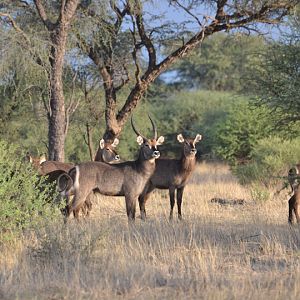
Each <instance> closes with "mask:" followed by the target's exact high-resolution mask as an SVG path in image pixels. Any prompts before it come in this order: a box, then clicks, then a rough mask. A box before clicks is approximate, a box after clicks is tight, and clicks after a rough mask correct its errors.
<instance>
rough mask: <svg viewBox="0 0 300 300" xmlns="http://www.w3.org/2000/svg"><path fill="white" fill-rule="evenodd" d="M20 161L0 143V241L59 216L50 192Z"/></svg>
mask: <svg viewBox="0 0 300 300" xmlns="http://www.w3.org/2000/svg"><path fill="white" fill-rule="evenodd" d="M23 157H24V155H22V154H20V151H18V149H17V148H16V147H15V146H13V145H9V144H8V143H6V142H4V141H1V140H0V240H3V238H7V237H9V236H12V235H15V234H17V233H18V232H20V231H21V230H23V229H27V228H30V227H34V226H37V225H38V224H41V222H43V221H45V220H47V219H48V217H51V218H52V219H53V217H54V215H58V212H59V210H58V209H56V208H55V207H54V206H53V205H52V203H53V201H52V198H53V197H55V195H53V192H52V191H53V188H52V187H51V186H50V185H47V184H46V183H45V177H40V176H38V174H37V173H36V172H35V171H34V170H33V169H32V167H31V165H30V164H29V163H27V162H25V161H24V159H23Z"/></svg>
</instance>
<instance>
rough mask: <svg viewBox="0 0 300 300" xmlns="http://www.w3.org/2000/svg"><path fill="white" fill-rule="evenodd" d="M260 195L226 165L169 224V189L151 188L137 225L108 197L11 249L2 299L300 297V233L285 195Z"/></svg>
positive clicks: (189, 195)
mask: <svg viewBox="0 0 300 300" xmlns="http://www.w3.org/2000/svg"><path fill="white" fill-rule="evenodd" d="M212 198H222V199H227V200H234V199H243V200H244V201H245V203H244V205H233V202H230V201H228V204H225V205H220V204H216V203H212V202H211V199H212ZM254 200H255V199H252V198H251V193H250V192H249V190H247V189H246V188H245V187H242V186H241V185H239V184H238V182H237V180H236V179H235V178H234V177H233V176H232V175H231V174H230V171H229V168H228V167H227V166H226V165H222V164H208V163H207V164H206V163H202V164H200V165H199V166H198V167H197V171H196V173H195V175H194V176H193V178H192V180H191V182H190V184H189V185H188V186H187V188H186V190H185V192H184V200H183V208H182V211H183V218H184V220H183V221H181V222H180V221H178V220H177V215H176V214H174V220H173V222H169V220H168V216H169V198H168V193H167V191H155V192H154V193H153V195H152V196H151V198H150V199H149V201H148V202H147V205H146V209H147V215H148V219H147V221H146V222H143V221H142V220H141V219H140V218H139V211H138V209H137V219H136V222H135V225H134V226H132V227H128V224H127V217H126V214H125V201H124V199H123V198H122V197H120V198H112V197H100V198H99V199H97V200H95V201H94V203H93V211H92V213H91V216H90V218H88V219H86V220H82V221H81V222H80V223H77V222H76V221H74V220H71V221H70V222H69V223H68V224H67V226H64V224H63V222H62V221H60V222H58V223H57V224H52V225H48V226H46V227H45V228H40V229H39V230H37V231H35V232H31V233H26V234H25V233H24V236H23V238H22V239H21V240H19V241H17V242H15V243H12V244H13V246H9V245H8V246H6V247H3V251H2V253H1V254H0V260H1V261H0V298H1V299H2V298H4V299H5V298H7V299H16V298H18V299H70V298H73V299H116V298H120V299H123V298H126V299H173V298H176V299H241V298H243V299H266V298H268V299H270V298H272V300H273V299H298V298H299V297H300V285H299V284H298V282H299V279H300V266H299V264H300V251H299V247H300V235H299V229H298V227H297V226H295V227H294V228H292V229H291V228H290V227H289V226H288V224H287V193H286V192H283V193H282V194H281V195H280V196H279V197H277V198H272V200H270V201H268V202H266V203H257V202H256V201H254ZM175 212H176V210H175Z"/></svg>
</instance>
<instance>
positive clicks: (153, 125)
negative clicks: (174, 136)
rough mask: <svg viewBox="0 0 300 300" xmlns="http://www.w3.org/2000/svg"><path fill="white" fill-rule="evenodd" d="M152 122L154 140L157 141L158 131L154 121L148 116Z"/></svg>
mask: <svg viewBox="0 0 300 300" xmlns="http://www.w3.org/2000/svg"><path fill="white" fill-rule="evenodd" d="M148 117H149V119H150V121H151V124H152V130H153V133H154V139H155V140H156V139H157V129H156V126H155V124H154V122H153V120H152V119H151V117H150V115H148Z"/></svg>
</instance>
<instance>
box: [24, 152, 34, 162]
mask: <svg viewBox="0 0 300 300" xmlns="http://www.w3.org/2000/svg"><path fill="white" fill-rule="evenodd" d="M25 160H26V161H28V162H30V163H32V157H31V155H30V153H29V152H27V153H26V156H25Z"/></svg>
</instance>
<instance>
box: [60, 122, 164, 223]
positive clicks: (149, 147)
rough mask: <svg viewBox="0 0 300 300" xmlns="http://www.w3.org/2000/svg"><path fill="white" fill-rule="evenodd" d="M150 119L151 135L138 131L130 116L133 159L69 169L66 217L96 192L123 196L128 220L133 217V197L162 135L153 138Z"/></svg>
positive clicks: (148, 171)
mask: <svg viewBox="0 0 300 300" xmlns="http://www.w3.org/2000/svg"><path fill="white" fill-rule="evenodd" d="M149 118H150V116H149ZM150 121H151V124H152V129H153V132H154V138H153V139H148V138H146V137H144V136H143V135H141V134H140V133H139V132H138V130H137V129H136V128H135V126H134V124H133V120H132V118H131V125H132V128H133V130H134V132H135V133H136V135H137V143H138V144H139V145H140V150H139V156H138V159H137V160H135V161H126V162H122V163H119V164H115V165H107V164H104V163H101V162H86V163H81V164H79V165H77V166H76V167H75V168H73V169H71V170H70V171H69V175H70V177H71V178H72V181H73V185H72V187H71V190H73V191H74V195H75V196H74V199H73V201H72V203H71V204H70V205H68V206H67V209H66V217H68V216H69V215H70V213H71V212H72V211H77V210H78V209H79V208H80V207H81V206H82V205H83V203H84V202H85V200H86V198H87V196H88V195H89V194H90V193H93V192H98V193H100V194H102V195H107V196H125V202H126V211H127V216H128V220H134V219H135V207H136V201H137V200H138V196H139V195H140V194H141V193H142V191H143V189H144V187H145V185H146V183H147V181H148V180H149V178H150V177H151V175H152V174H153V172H154V170H155V160H156V159H157V158H158V157H159V156H160V153H159V151H158V150H157V146H158V145H160V144H162V143H163V141H164V137H163V136H160V137H159V138H157V130H156V126H155V124H154V122H153V120H152V119H151V118H150ZM76 218H78V215H76Z"/></svg>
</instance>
